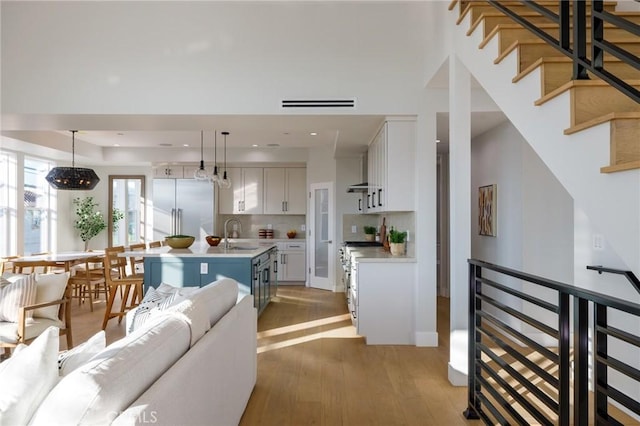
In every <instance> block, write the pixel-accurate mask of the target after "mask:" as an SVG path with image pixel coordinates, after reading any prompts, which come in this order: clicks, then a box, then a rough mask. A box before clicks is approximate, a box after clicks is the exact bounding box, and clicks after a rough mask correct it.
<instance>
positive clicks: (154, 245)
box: [149, 241, 162, 248]
mask: <svg viewBox="0 0 640 426" xmlns="http://www.w3.org/2000/svg"><path fill="white" fill-rule="evenodd" d="M158 247H162V241H151V242H150V243H149V248H158Z"/></svg>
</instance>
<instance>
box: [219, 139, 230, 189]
mask: <svg viewBox="0 0 640 426" xmlns="http://www.w3.org/2000/svg"><path fill="white" fill-rule="evenodd" d="M221 133H222V134H223V135H224V173H223V174H222V180H221V181H220V188H222V189H229V188H231V178H230V177H229V176H227V135H228V134H229V132H221Z"/></svg>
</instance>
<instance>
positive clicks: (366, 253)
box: [349, 247, 416, 263]
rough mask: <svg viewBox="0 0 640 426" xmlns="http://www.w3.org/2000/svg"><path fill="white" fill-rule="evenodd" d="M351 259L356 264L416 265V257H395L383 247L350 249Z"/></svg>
mask: <svg viewBox="0 0 640 426" xmlns="http://www.w3.org/2000/svg"><path fill="white" fill-rule="evenodd" d="M349 255H350V256H351V259H352V260H353V261H356V262H363V263H364V262H389V263H415V262H416V258H415V257H414V256H408V255H402V256H394V255H392V254H391V253H390V252H388V251H384V249H382V248H381V247H353V248H349Z"/></svg>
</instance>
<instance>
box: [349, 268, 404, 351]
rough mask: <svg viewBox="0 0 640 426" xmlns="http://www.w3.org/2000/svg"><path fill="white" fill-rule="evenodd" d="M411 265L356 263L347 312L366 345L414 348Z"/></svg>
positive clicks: (352, 273)
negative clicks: (412, 346) (409, 346)
mask: <svg viewBox="0 0 640 426" xmlns="http://www.w3.org/2000/svg"><path fill="white" fill-rule="evenodd" d="M414 271H415V263H392V262H356V263H355V265H352V272H351V285H350V289H349V291H350V296H349V298H348V300H349V302H348V303H349V312H350V313H351V318H352V321H353V324H354V325H355V327H356V331H357V333H358V334H359V335H361V336H364V337H365V340H366V343H367V344H368V345H414V344H415V328H414V299H415V297H414V290H413V287H414V275H415V273H414Z"/></svg>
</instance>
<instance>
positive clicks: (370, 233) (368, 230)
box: [363, 225, 376, 241]
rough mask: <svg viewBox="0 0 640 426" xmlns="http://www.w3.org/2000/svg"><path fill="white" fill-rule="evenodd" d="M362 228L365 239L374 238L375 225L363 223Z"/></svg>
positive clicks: (370, 239)
mask: <svg viewBox="0 0 640 426" xmlns="http://www.w3.org/2000/svg"><path fill="white" fill-rule="evenodd" d="M363 229H364V239H365V240H367V241H373V240H375V239H376V227H375V226H368V225H365V226H364V227H363Z"/></svg>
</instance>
